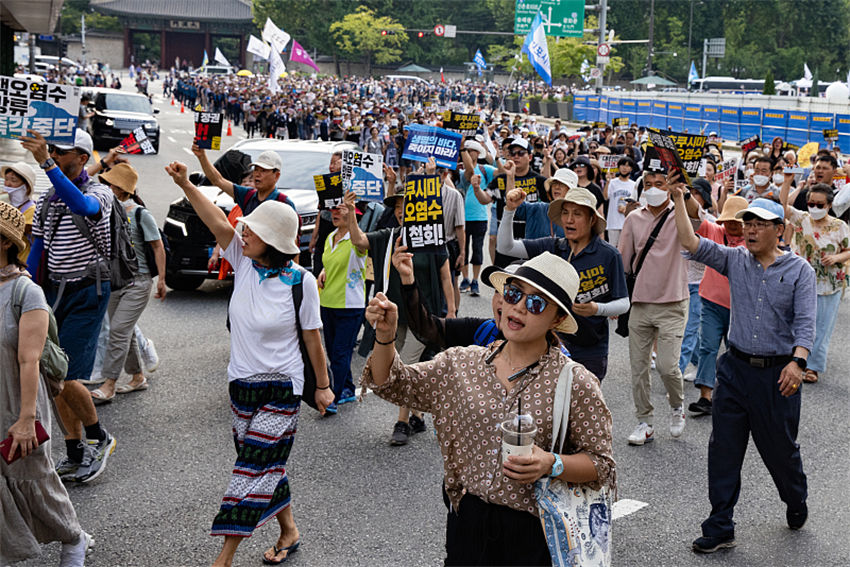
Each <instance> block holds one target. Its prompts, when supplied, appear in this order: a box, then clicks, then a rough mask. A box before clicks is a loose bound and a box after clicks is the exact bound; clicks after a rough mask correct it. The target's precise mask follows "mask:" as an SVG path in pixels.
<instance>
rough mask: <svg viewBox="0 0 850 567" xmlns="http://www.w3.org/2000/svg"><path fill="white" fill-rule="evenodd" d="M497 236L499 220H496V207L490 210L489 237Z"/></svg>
mask: <svg viewBox="0 0 850 567" xmlns="http://www.w3.org/2000/svg"><path fill="white" fill-rule="evenodd" d="M497 234H499V219H497V218H496V207H492V208H491V209H490V236H496V235H497Z"/></svg>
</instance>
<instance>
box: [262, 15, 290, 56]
mask: <svg viewBox="0 0 850 567" xmlns="http://www.w3.org/2000/svg"><path fill="white" fill-rule="evenodd" d="M289 37H290V36H289V34H288V33H286V32H285V31H283V30H282V29H280V28H279V27H277V26H276V25H274V22H273V21H272V20H271V18H266V26H265V27H264V28H263V39H264V40H266V41H267V42H269V43H270V44H271V45H272V47H273V48H274V49H275V51H277V52H278V53H280V52H281V51H283V50H284V49H286V44H287V43H289Z"/></svg>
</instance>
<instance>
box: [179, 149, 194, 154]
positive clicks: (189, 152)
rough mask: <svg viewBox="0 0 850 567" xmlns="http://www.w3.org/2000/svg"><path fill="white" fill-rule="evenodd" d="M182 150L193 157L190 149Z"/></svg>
mask: <svg viewBox="0 0 850 567" xmlns="http://www.w3.org/2000/svg"><path fill="white" fill-rule="evenodd" d="M181 149H182V150H183V151H184V152H186V153H187V154H189V155H192V151H191V150H190V149H189V148H181Z"/></svg>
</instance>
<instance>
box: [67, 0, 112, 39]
mask: <svg viewBox="0 0 850 567" xmlns="http://www.w3.org/2000/svg"><path fill="white" fill-rule="evenodd" d="M89 4H90V2H89V0H66V2H65V3H64V4H62V12H61V13H60V18H59V31H60V32H61V33H63V34H65V35H71V34H77V33H80V28H81V26H82V23H81V21H80V16H82V15H83V14H85V15H86V30H97V31H112V32H120V31H122V30H123V28H122V27H121V22H120V21H119V20H118V18H116V17H115V16H107V15H104V14H99V13H97V12H95V11H93V10H92V9H91V7H90V5H89Z"/></svg>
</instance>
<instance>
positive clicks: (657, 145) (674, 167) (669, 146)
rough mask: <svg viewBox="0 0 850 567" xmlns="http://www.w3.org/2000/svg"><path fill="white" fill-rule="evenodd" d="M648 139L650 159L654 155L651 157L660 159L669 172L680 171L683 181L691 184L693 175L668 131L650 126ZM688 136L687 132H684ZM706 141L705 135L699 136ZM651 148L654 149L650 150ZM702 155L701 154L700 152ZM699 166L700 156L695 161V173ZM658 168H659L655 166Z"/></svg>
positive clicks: (647, 155) (688, 184)
mask: <svg viewBox="0 0 850 567" xmlns="http://www.w3.org/2000/svg"><path fill="white" fill-rule="evenodd" d="M648 135H649V137H648V139H647V148H646V149H647V152H646V157H647V158H648V159H649V158H650V156H651V155H652V156H653V157H652V158H651V159H653V160H654V159H657V160H659V161H660V165H661V166H662V167H663V168H664V169H665V170H667V172H668V174H670V173H673V172H678V173H679V177H680V179H681V180H682V181H684V183H685V185H687V186H689V187H690V186H691V177H690V175H689V173H690V172H689V171H688V169H687V168H686V166H685V164H684V163H683V161H682V158H681V156H680V155H679V150H678V148H677V147H676V142H675V141H673V138H671V137H670V136H669V135H667V134H666V133H662V132H661V131H660V130H658V129H657V128H649V130H648ZM684 135H685V136H687V134H684ZM698 137H700V138H702V139H703V141H705V137H704V136H698ZM650 148H651V149H652V150H653V151H652V152H650V151H649V150H650ZM700 155H701V154H700ZM698 168H699V158H697V159H696V161H695V162H694V163H693V174H694V175H695V174H696V173H697V169H698ZM653 169H657V168H653Z"/></svg>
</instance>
